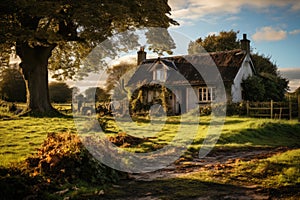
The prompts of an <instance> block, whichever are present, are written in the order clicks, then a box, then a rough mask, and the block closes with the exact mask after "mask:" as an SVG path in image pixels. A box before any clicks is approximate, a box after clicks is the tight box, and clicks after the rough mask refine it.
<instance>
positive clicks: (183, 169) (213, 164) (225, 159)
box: [130, 147, 288, 181]
mask: <svg viewBox="0 0 300 200" xmlns="http://www.w3.org/2000/svg"><path fill="white" fill-rule="evenodd" d="M287 150H288V148H282V147H281V148H276V149H270V148H263V149H251V150H250V151H249V150H242V151H232V150H231V151H228V150H218V151H215V152H212V153H210V154H209V155H208V156H206V157H205V158H202V159H199V158H197V157H196V158H193V160H191V161H187V160H185V159H181V160H179V161H178V162H176V163H174V164H172V165H170V166H168V167H166V168H164V169H161V170H157V171H155V172H149V173H144V174H131V175H130V178H132V179H134V180H140V181H152V180H154V179H157V178H174V177H178V176H180V175H184V174H188V173H193V172H196V171H199V170H201V169H202V170H203V169H205V170H213V169H216V168H218V166H222V165H224V164H230V163H235V162H237V161H238V160H240V161H248V160H252V159H263V158H268V157H270V156H272V155H275V154H277V153H282V152H285V151H287Z"/></svg>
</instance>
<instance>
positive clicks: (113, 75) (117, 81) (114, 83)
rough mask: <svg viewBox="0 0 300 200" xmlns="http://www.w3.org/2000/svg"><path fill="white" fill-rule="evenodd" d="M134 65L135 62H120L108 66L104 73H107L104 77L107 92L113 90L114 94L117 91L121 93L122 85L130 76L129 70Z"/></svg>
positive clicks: (123, 85)
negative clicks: (105, 77)
mask: <svg viewBox="0 0 300 200" xmlns="http://www.w3.org/2000/svg"><path fill="white" fill-rule="evenodd" d="M135 67H136V64H133V63H131V62H121V63H119V64H117V65H115V66H112V67H111V68H108V69H107V70H106V73H107V74H108V77H107V79H106V83H105V86H106V90H107V92H112V90H114V91H113V92H114V93H115V95H116V94H117V93H119V94H121V93H124V91H123V90H124V87H125V84H126V82H127V81H129V79H130V78H131V75H132V74H131V73H129V71H130V70H132V69H134V68H135Z"/></svg>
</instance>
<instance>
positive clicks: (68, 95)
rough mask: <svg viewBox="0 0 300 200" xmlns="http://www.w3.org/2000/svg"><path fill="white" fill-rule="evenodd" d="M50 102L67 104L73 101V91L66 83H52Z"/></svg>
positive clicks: (50, 85) (50, 86)
mask: <svg viewBox="0 0 300 200" xmlns="http://www.w3.org/2000/svg"><path fill="white" fill-rule="evenodd" d="M49 94H50V101H51V102H55V103H67V102H69V101H71V99H72V89H71V88H70V87H69V86H68V85H67V84H66V83H64V82H51V83H50V84H49Z"/></svg>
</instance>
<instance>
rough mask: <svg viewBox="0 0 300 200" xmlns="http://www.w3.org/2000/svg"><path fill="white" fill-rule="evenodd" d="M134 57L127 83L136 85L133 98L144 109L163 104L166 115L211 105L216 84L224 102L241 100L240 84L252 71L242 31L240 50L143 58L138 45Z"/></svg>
mask: <svg viewBox="0 0 300 200" xmlns="http://www.w3.org/2000/svg"><path fill="white" fill-rule="evenodd" d="M137 60H138V68H137V70H136V71H135V73H134V74H133V76H132V77H131V79H130V80H129V82H128V84H127V85H128V86H131V87H135V88H136V87H137V88H138V89H137V90H135V92H134V93H133V96H134V98H138V99H139V104H141V105H140V107H145V108H146V109H147V108H149V107H151V105H154V104H156V103H158V104H162V103H165V105H166V108H165V109H166V110H167V111H168V113H169V114H179V113H184V112H188V111H190V110H192V109H194V108H196V107H199V106H202V105H208V104H211V103H212V102H214V101H215V100H216V98H218V94H219V93H218V88H219V85H221V86H222V87H223V88H225V92H226V99H227V102H233V103H237V102H241V101H242V100H243V89H242V86H241V83H242V81H243V80H244V79H246V78H248V77H249V76H252V75H253V74H255V68H254V66H253V63H252V61H251V56H250V41H249V40H248V39H247V35H246V34H244V35H243V39H242V40H241V48H240V49H235V50H230V51H221V52H212V53H205V54H204V53H203V54H198V55H187V56H172V57H164V58H156V59H147V58H146V52H145V51H144V49H143V48H141V49H140V51H139V52H138V59H137Z"/></svg>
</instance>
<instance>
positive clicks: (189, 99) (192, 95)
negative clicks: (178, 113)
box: [186, 87, 199, 112]
mask: <svg viewBox="0 0 300 200" xmlns="http://www.w3.org/2000/svg"><path fill="white" fill-rule="evenodd" d="M196 92H197V89H195V88H192V87H187V88H186V104H187V105H186V112H188V111H190V110H193V109H194V108H196V107H197V106H198V102H199V100H198V95H197V94H196Z"/></svg>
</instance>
